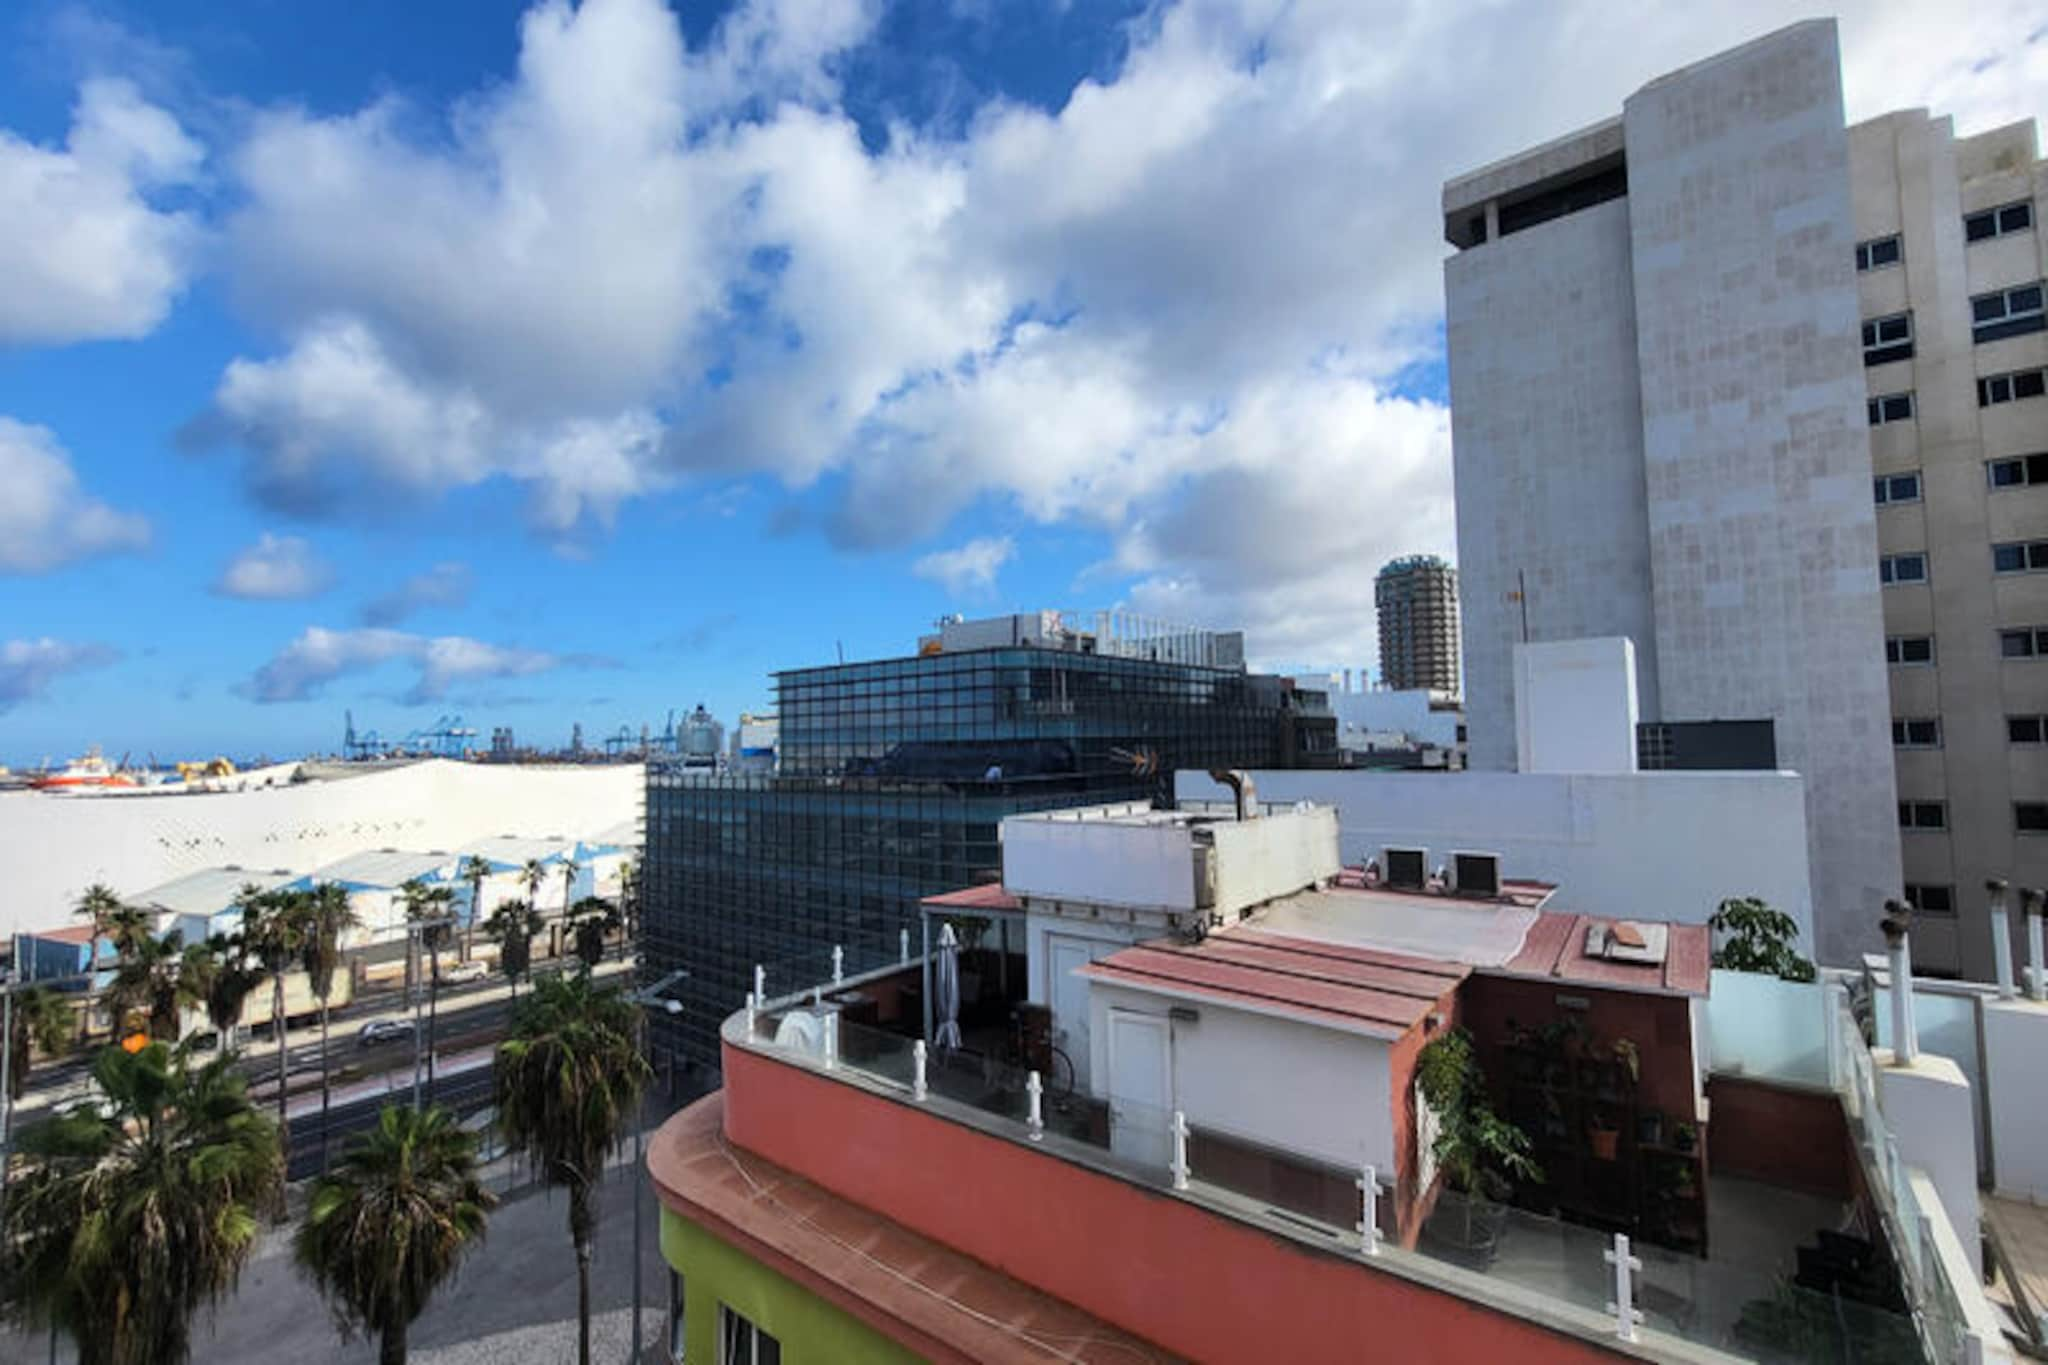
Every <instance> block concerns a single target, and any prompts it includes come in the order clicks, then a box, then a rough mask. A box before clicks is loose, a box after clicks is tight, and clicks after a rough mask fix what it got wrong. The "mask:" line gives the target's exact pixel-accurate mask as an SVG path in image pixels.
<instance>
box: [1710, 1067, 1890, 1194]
mask: <svg viewBox="0 0 2048 1365" xmlns="http://www.w3.org/2000/svg"><path fill="white" fill-rule="evenodd" d="M1707 1103H1708V1105H1709V1106H1710V1107H1711V1108H1712V1110H1713V1114H1714V1123H1713V1144H1712V1150H1713V1162H1714V1170H1715V1171H1716V1172H1717V1173H1718V1174H1721V1175H1735V1176H1743V1177H1745V1178H1747V1179H1750V1180H1760V1181H1763V1182H1764V1183H1766V1184H1769V1185H1779V1186H1783V1187H1785V1188H1786V1189H1794V1190H1805V1191H1807V1192H1809V1193H1812V1194H1818V1195H1823V1196H1826V1197H1827V1198H1830V1199H1842V1200H1848V1199H1853V1198H1854V1197H1855V1196H1856V1192H1857V1189H1858V1187H1859V1186H1860V1185H1861V1184H1862V1177H1861V1172H1860V1169H1859V1167H1858V1165H1857V1162H1856V1156H1855V1150H1854V1148H1852V1147H1851V1146H1850V1145H1849V1121H1848V1119H1847V1117H1845V1116H1844V1115H1843V1113H1842V1102H1841V1101H1840V1100H1839V1099H1837V1098H1836V1097H1835V1096H1834V1095H1833V1094H1832V1093H1830V1092H1828V1091H1825V1090H1805V1089H1801V1088H1799V1087H1796V1086H1788V1085H1776V1084H1773V1083H1772V1082H1770V1081H1763V1080H1755V1079H1752V1078H1749V1077H1746V1076H1718V1075H1717V1076H1714V1077H1711V1078H1710V1079H1709V1080H1708V1081H1707Z"/></svg>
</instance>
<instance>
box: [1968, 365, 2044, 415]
mask: <svg viewBox="0 0 2048 1365" xmlns="http://www.w3.org/2000/svg"><path fill="white" fill-rule="evenodd" d="M2043 393H2048V370H2014V371H2013V372H2012V373H2011V374H1993V375H1986V376H1985V377H1984V378H1982V379H1980V380H1978V381H1977V406H1978V407H1980V408H1989V407H1995V406H1997V405H1998V404H2000V403H2014V402H2018V401H2019V400H2020V399H2022V398H2039V397H2040V396H2041V395H2042V394H2043Z"/></svg>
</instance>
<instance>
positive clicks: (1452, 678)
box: [1372, 555, 1458, 697]
mask: <svg viewBox="0 0 2048 1365" xmlns="http://www.w3.org/2000/svg"><path fill="white" fill-rule="evenodd" d="M1372 601H1373V606H1374V608H1375V610H1376V612H1377V614H1378V616H1379V626H1380V680H1381V683H1382V685H1383V686H1386V687H1389V688H1392V689H1393V690H1394V691H1397V692H1407V691H1413V690H1414V689H1416V688H1426V689H1428V690H1429V691H1432V692H1441V693H1445V694H1447V695H1450V696H1453V697H1455V696H1457V695H1458V571H1457V570H1456V569H1454V568H1452V567H1451V566H1450V565H1448V564H1446V563H1445V562H1444V561H1443V560H1441V559H1438V558H1437V557H1436V556H1435V555H1409V556H1407V557H1406V558H1403V559H1396V560H1394V561H1392V562H1391V563H1389V564H1388V565H1387V566H1386V567H1385V568H1383V569H1381V570H1380V572H1379V577H1377V578H1375V579H1374V580H1373V585H1372Z"/></svg>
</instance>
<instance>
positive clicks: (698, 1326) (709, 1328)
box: [661, 1209, 922, 1365]
mask: <svg viewBox="0 0 2048 1365" xmlns="http://www.w3.org/2000/svg"><path fill="white" fill-rule="evenodd" d="M661 1254H662V1256H663V1258H664V1259H666V1260H667V1261H668V1263H669V1264H670V1265H671V1266H673V1267H674V1268H675V1269H676V1270H677V1271H678V1272H679V1273H680V1274H681V1275H682V1277H683V1302H684V1320H685V1323H686V1326H685V1332H686V1333H687V1340H686V1342H685V1346H686V1350H685V1354H684V1356H683V1359H684V1360H685V1361H686V1362H688V1365H719V1360H718V1305H719V1304H720V1303H725V1304H727V1305H728V1306H730V1307H731V1308H732V1310H733V1311H734V1312H736V1313H738V1314H739V1315H740V1316H742V1317H744V1318H747V1319H748V1320H750V1321H752V1322H753V1323H754V1324H755V1325H757V1326H758V1327H760V1328H761V1329H762V1330H763V1331H765V1332H767V1333H769V1334H770V1335H772V1336H773V1337H775V1338H776V1339H777V1340H778V1341H780V1342H781V1343H782V1360H783V1365H911V1363H913V1362H917V1361H919V1360H921V1359H922V1357H920V1356H917V1355H913V1354H912V1353H911V1352H909V1351H906V1350H904V1349H903V1348H902V1347H901V1346H898V1345H897V1344H896V1343H895V1342H893V1341H891V1340H889V1339H888V1338H887V1337H885V1336H882V1335H880V1334H879V1333H877V1332H876V1331H875V1330H874V1329H873V1328H871V1327H869V1326H868V1325H867V1324H866V1323H864V1322H861V1321H860V1320H859V1319H857V1318H854V1317H851V1316H849V1315H848V1314H846V1313H844V1312H841V1311H840V1310H839V1309H838V1308H836V1307H834V1306H833V1305H831V1304H829V1303H826V1302H825V1301H824V1300H823V1299H820V1298H818V1297H817V1296H816V1295H814V1294H812V1293H811V1292H810V1291H809V1290H807V1289H805V1288H803V1287H802V1286H801V1285H797V1284H793V1283H791V1282H790V1281H789V1280H786V1279H784V1278H783V1277H782V1276H780V1275H778V1274H776V1273H775V1272H774V1271H772V1270H770V1269H768V1268H767V1267H766V1266H764V1265H762V1264H761V1263H760V1262H759V1261H756V1260H754V1259H753V1258H752V1257H750V1256H748V1255H747V1254H746V1253H745V1252H743V1251H740V1250H738V1249H736V1248H734V1247H732V1246H731V1245H729V1244H727V1243H725V1242H722V1241H720V1240H719V1239H718V1238H716V1237H714V1236H712V1235H711V1234H710V1233H708V1232H706V1231H705V1230H704V1229H703V1228H700V1227H698V1226H697V1225H696V1224H695V1223H692V1222H689V1221H688V1220H686V1219H683V1218H679V1217H677V1216H676V1215H675V1214H674V1213H672V1212H671V1211H669V1210H668V1209H663V1210H662V1211H661ZM662 1302H664V1303H665V1302H667V1289H666V1288H665V1287H664V1289H663V1290H662Z"/></svg>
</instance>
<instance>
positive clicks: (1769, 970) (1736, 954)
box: [1707, 896, 1816, 981]
mask: <svg viewBox="0 0 2048 1365" xmlns="http://www.w3.org/2000/svg"><path fill="white" fill-rule="evenodd" d="M1707 926H1708V927H1709V928H1710V929H1712V930H1713V931H1714V934H1715V936H1716V938H1717V939H1718V940H1719V943H1720V946H1719V947H1717V948H1715V949H1714V965H1715V966H1716V967H1719V968H1721V969H1723V970H1724V971H1731V972H1759V973H1762V974H1763V975H1766V976H1775V977H1780V978H1782V979H1783V980H1786V981H1811V980H1813V979H1814V977H1815V975H1816V973H1815V971H1814V966H1813V963H1812V962H1810V961H1809V960H1807V959H1806V958H1804V957H1801V956H1800V955H1799V951H1798V949H1797V947H1796V946H1795V945H1796V944H1797V943H1798V942H1799V925H1798V924H1797V923H1796V922H1795V921H1794V920H1793V918H1792V917H1791V916H1790V915H1788V914H1786V913H1784V912H1783V911H1782V910H1773V909H1772V908H1771V907H1770V906H1769V905H1768V904H1766V903H1765V902H1764V901H1761V900H1758V899H1757V898H1756V897H1754V896H1731V897H1729V898H1728V899H1727V900H1724V901H1722V902H1721V905H1720V908H1719V909H1717V910H1715V911H1714V913H1713V916H1712V917H1711V918H1710V919H1708V921H1707Z"/></svg>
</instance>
